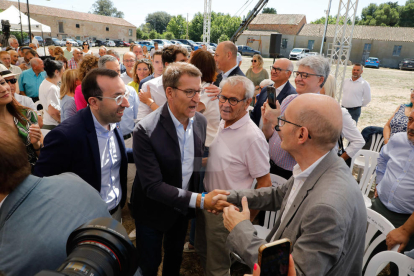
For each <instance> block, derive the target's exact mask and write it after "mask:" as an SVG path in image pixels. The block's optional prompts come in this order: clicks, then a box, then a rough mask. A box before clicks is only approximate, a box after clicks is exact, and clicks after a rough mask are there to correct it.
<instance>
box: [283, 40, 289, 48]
mask: <svg viewBox="0 0 414 276" xmlns="http://www.w3.org/2000/svg"><path fill="white" fill-rule="evenodd" d="M287 43H288V40H287V38H283V39H282V49H286V48H287Z"/></svg>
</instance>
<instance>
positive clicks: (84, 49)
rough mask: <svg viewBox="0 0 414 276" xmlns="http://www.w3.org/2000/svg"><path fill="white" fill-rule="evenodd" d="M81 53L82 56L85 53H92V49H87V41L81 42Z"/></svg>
mask: <svg viewBox="0 0 414 276" xmlns="http://www.w3.org/2000/svg"><path fill="white" fill-rule="evenodd" d="M82 53H83V56H85V55H92V50H90V49H89V43H88V41H84V42H83V43H82Z"/></svg>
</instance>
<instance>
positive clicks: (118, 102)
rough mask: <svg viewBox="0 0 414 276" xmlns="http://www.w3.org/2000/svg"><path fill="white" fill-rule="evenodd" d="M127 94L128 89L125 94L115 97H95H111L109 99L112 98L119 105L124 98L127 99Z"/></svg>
mask: <svg viewBox="0 0 414 276" xmlns="http://www.w3.org/2000/svg"><path fill="white" fill-rule="evenodd" d="M129 94H130V92H129V91H125V94H124V95H119V96H118V97H116V98H111V97H102V96H96V98H100V99H111V100H114V101H115V102H116V104H117V105H121V103H122V102H123V101H124V98H125V99H127V100H128V98H129Z"/></svg>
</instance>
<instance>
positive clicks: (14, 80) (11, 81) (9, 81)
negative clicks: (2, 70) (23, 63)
mask: <svg viewBox="0 0 414 276" xmlns="http://www.w3.org/2000/svg"><path fill="white" fill-rule="evenodd" d="M5 81H6V82H8V83H11V84H15V83H16V82H17V79H10V80H5Z"/></svg>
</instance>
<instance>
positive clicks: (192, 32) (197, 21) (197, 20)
mask: <svg viewBox="0 0 414 276" xmlns="http://www.w3.org/2000/svg"><path fill="white" fill-rule="evenodd" d="M203 26H204V15H203V14H202V13H201V12H198V13H196V14H195V15H194V17H193V20H191V22H190V25H189V26H188V37H189V38H190V39H191V40H193V41H203Z"/></svg>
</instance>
